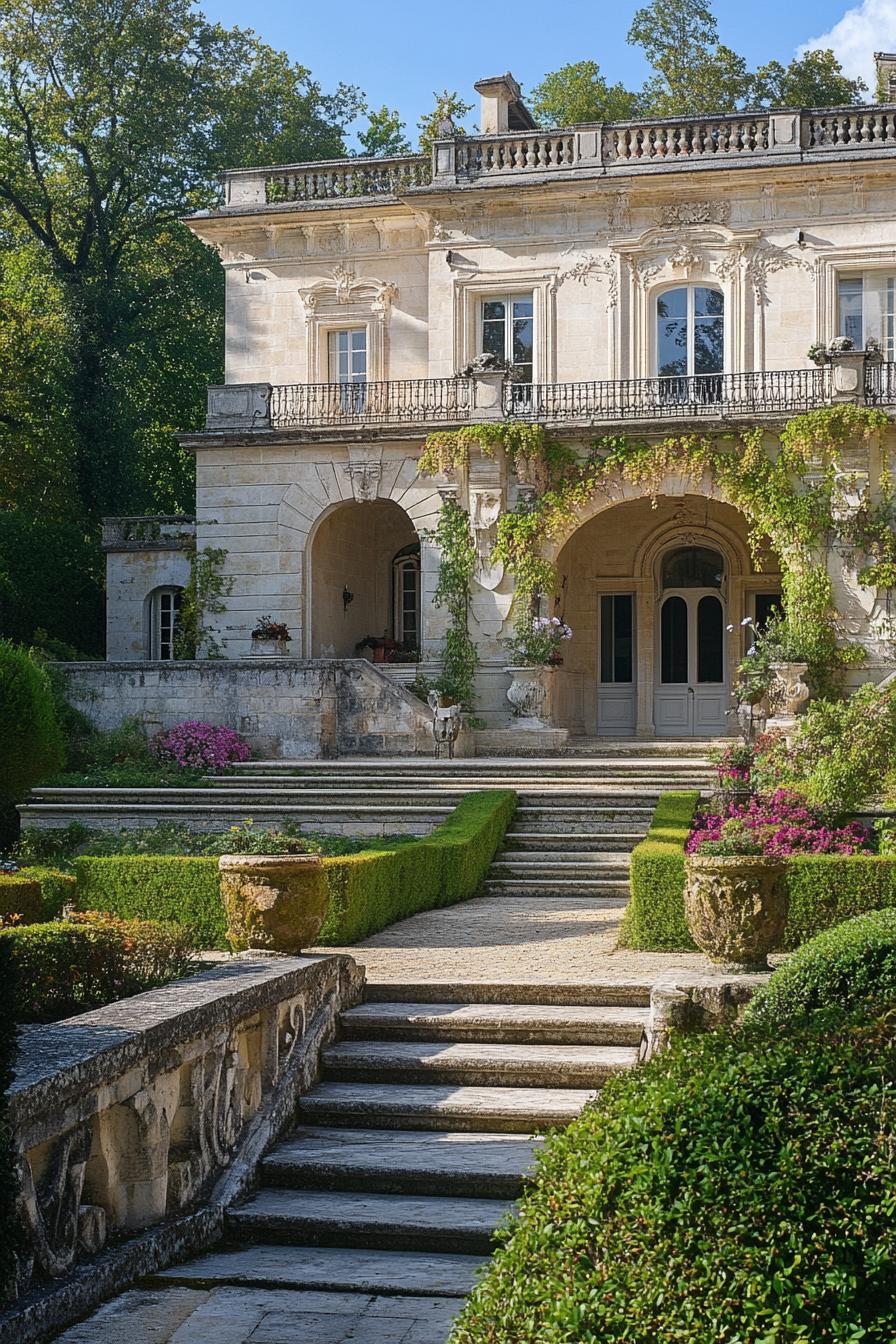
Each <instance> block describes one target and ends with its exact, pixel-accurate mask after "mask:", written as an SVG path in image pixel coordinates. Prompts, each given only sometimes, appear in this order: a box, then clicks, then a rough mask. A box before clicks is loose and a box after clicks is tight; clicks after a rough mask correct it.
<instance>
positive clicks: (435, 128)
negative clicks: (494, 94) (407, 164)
mask: <svg viewBox="0 0 896 1344" xmlns="http://www.w3.org/2000/svg"><path fill="white" fill-rule="evenodd" d="M433 98H434V99H435V107H434V108H433V110H432V111H431V112H428V113H427V114H426V115H425V116H423V117H421V118H420V120H419V121H418V122H417V129H418V131H419V132H420V153H421V154H428V153H429V151H430V150H431V149H432V143H433V141H434V140H438V139H439V137H440V130H439V128H440V126H443V125H444V124H445V123H446V122H449V121H450V122H453V124H454V133H455V134H457V135H466V134H467V132H466V131H465V130H464V127H463V124H462V123H463V120H464V117H466V116H469V114H470V113H471V112H472V111H473V104H472V103H465V102H464V100H463V98H461V96H460V94H459V93H450V92H449V91H448V89H444V90H443V91H442V92H441V93H434V94H433Z"/></svg>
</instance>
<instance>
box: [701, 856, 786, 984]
mask: <svg viewBox="0 0 896 1344" xmlns="http://www.w3.org/2000/svg"><path fill="white" fill-rule="evenodd" d="M786 870H787V865H786V863H785V862H784V861H783V860H777V859H769V858H765V857H764V856H763V855H737V856H736V857H727V856H726V857H717V856H715V855H702V854H693V855H691V857H690V858H689V859H687V860H686V863H685V872H686V883H685V895H684V909H685V918H686V920H687V925H688V928H689V929H690V931H691V937H692V938H693V939H694V942H695V943H696V944H697V946H698V947H699V948H700V951H701V952H705V953H706V955H707V956H708V957H709V959H710V961H714V962H716V963H717V964H718V965H719V966H721V967H722V968H723V969H724V970H727V971H767V970H769V964H768V954H769V952H772V951H773V950H774V949H775V948H776V947H780V946H781V944H782V942H783V939H784V926H785V925H786V923H787V886H786V883H785V881H784V875H785V872H786Z"/></svg>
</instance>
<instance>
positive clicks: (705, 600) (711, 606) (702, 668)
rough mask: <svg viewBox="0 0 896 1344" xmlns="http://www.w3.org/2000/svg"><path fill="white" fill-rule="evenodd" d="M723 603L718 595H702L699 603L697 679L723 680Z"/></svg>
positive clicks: (708, 680) (704, 680)
mask: <svg viewBox="0 0 896 1344" xmlns="http://www.w3.org/2000/svg"><path fill="white" fill-rule="evenodd" d="M723 630H724V621H723V619H722V604H721V602H720V601H719V599H718V598H717V597H701V599H700V601H699V602H698V604H697V681H698V682H702V683H706V682H720V681H722V679H723V677H722V667H723V663H724V650H723V634H722V632H723Z"/></svg>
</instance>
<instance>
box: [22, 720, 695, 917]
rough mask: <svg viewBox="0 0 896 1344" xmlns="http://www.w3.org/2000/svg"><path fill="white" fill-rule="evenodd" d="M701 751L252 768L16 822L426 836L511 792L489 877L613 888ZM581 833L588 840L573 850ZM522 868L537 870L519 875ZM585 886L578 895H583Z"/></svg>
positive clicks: (675, 746)
mask: <svg viewBox="0 0 896 1344" xmlns="http://www.w3.org/2000/svg"><path fill="white" fill-rule="evenodd" d="M706 745H707V744H705V743H690V742H688V743H679V742H664V743H656V744H653V743H636V744H634V743H629V744H627V745H626V746H623V745H621V744H616V745H615V746H613V745H612V744H610V745H609V746H608V747H607V748H605V749H603V750H602V751H601V754H599V755H592V756H589V757H578V756H571V757H550V758H547V759H544V760H529V759H519V758H510V759H497V758H490V757H483V758H479V757H477V758H474V759H472V760H455V761H445V760H440V761H434V760H425V759H422V758H419V757H401V758H395V759H379V758H371V757H349V758H344V759H341V760H336V761H252V762H247V763H245V764H243V765H240V766H239V767H237V768H235V769H234V770H233V771H232V772H230V773H228V774H225V775H217V776H209V778H208V780H207V787H205V788H198V789H62V788H40V789H35V790H34V792H33V793H32V794H31V796H30V798H29V800H28V802H27V803H25V804H23V805H22V806H21V808H20V809H19V810H20V813H21V816H22V824H23V826H37V827H42V828H46V827H52V826H64V825H67V824H68V823H69V822H72V821H79V822H81V823H82V824H84V825H86V826H90V827H94V828H103V827H106V828H113V827H139V826H152V825H154V824H155V823H156V822H157V821H177V822H183V823H185V824H187V825H189V826H191V827H192V828H193V829H194V830H218V829H226V828H227V827H228V826H231V825H233V824H234V823H238V822H241V821H243V820H245V819H246V818H248V817H251V818H252V819H253V820H254V821H255V822H257V823H259V824H264V825H276V824H278V823H281V822H283V821H290V822H292V823H294V824H296V825H298V826H299V827H301V829H303V830H306V831H317V832H320V833H323V834H345V835H354V836H363V835H390V834H391V835H397V834H413V835H426V834H428V833H429V831H431V830H432V828H433V827H434V826H436V825H438V823H439V822H440V821H442V820H443V819H444V818H445V817H446V816H447V815H448V813H449V812H450V811H451V809H452V808H453V807H454V806H456V804H457V803H458V802H459V800H460V799H461V798H462V797H463V795H464V794H465V793H469V792H471V791H472V790H475V789H484V788H513V789H516V791H517V793H518V794H519V800H520V805H519V809H518V813H517V822H516V824H515V827H514V833H513V836H512V837H508V849H507V854H506V856H504V857H505V858H506V863H505V867H506V868H507V870H508V871H507V872H506V874H505V875H504V876H499V875H498V873H496V874H495V878H494V881H495V883H501V882H512V883H513V886H514V889H516V890H518V891H521V892H522V891H524V890H525V889H528V888H530V887H531V889H532V890H533V891H542V890H543V889H544V887H543V885H542V886H538V885H534V886H532V884H538V883H542V884H543V882H544V879H545V863H547V864H548V866H549V867H550V868H551V870H552V872H551V881H552V883H553V885H554V886H556V885H557V883H558V882H560V881H566V880H568V881H570V882H573V883H576V882H579V883H580V882H587V881H589V880H594V881H597V880H600V881H601V882H604V883H607V882H612V881H616V882H617V883H619V884H623V883H624V879H625V873H624V872H623V871H622V859H621V857H620V856H622V855H624V853H625V851H626V849H630V848H631V843H629V842H632V843H634V842H635V841H636V840H637V838H638V836H640V835H641V834H643V831H644V829H645V828H646V824H647V822H648V821H649V817H650V813H651V811H652V809H653V807H654V805H655V803H656V799H657V797H658V795H659V794H660V792H662V791H663V790H664V789H670V788H687V787H701V786H704V785H706V784H707V783H708V782H709V779H710V768H709V765H708V762H707V760H706ZM558 837H559V840H558ZM579 837H586V838H587V839H588V840H589V841H591V842H592V843H591V844H589V845H587V846H586V845H585V844H584V843H582V844H581V846H580V845H579ZM560 848H565V849H573V848H574V849H575V852H576V853H577V854H579V855H582V856H585V857H581V858H579V859H578V860H576V862H577V863H578V864H579V865H580V867H581V866H583V865H584V867H588V868H591V867H600V873H599V874H598V875H596V876H595V877H594V878H593V879H592V878H591V877H590V876H589V875H587V874H585V873H584V872H571V871H570V872H569V873H568V874H565V875H564V876H563V877H561V876H560V874H559V873H557V871H556V865H553V864H551V862H550V860H549V859H545V856H546V855H549V854H551V853H553V852H555V851H556V850H557V849H560ZM614 853H615V854H616V855H617V858H616V859H615V860H614V859H613V858H612V855H613V854H614ZM600 855H605V856H606V857H605V858H600V857H599V856H600ZM571 861H572V860H571ZM530 863H531V864H533V865H535V866H534V867H533V868H532V869H531V870H530V869H529V868H528V867H526V869H525V871H523V869H522V865H523V864H530ZM614 863H615V865H616V866H615V868H614ZM539 865H540V871H536V868H538V867H539ZM601 865H602V866H601ZM500 889H501V888H496V890H500ZM505 889H506V888H505ZM558 889H562V888H558ZM569 890H571V888H570V889H569ZM589 890H593V889H592V888H588V887H584V888H582V892H583V894H584V893H585V892H587V891H589ZM608 890H609V889H608ZM619 890H622V886H621V885H620V887H619Z"/></svg>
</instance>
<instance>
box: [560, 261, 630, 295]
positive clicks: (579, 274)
mask: <svg viewBox="0 0 896 1344" xmlns="http://www.w3.org/2000/svg"><path fill="white" fill-rule="evenodd" d="M563 255H564V256H566V255H567V253H564V254H563ZM592 275H593V276H595V277H596V278H597V279H602V280H606V282H607V307H608V308H615V307H616V304H617V302H618V300H619V277H618V274H617V270H616V266H615V264H614V263H613V262H612V261H610V260H609V259H608V258H607V257H596V256H594V255H591V256H587V255H585V254H584V253H583V254H582V256H580V258H579V260H578V261H576V262H575V263H574V264H573V265H572V266H569V267H567V269H566V270H565V271H560V272H559V273H558V275H557V284H558V285H562V284H563V282H564V281H565V280H578V282H579V284H582V285H583V284H585V282H586V281H587V280H588V278H589V277H590V276H592Z"/></svg>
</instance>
